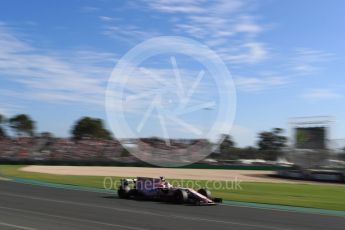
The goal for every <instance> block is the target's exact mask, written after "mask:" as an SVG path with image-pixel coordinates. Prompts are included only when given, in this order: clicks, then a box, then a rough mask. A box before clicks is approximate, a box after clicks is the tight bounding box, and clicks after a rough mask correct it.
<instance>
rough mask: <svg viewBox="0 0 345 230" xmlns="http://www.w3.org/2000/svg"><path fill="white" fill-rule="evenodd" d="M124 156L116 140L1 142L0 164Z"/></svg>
mask: <svg viewBox="0 0 345 230" xmlns="http://www.w3.org/2000/svg"><path fill="white" fill-rule="evenodd" d="M123 152H124V149H123V148H122V146H121V145H120V143H119V142H118V141H117V140H92V139H88V140H79V141H74V140H71V139H68V138H47V139H46V138H31V137H19V138H1V139H0V160H26V159H29V160H107V159H114V158H118V157H121V155H122V154H123Z"/></svg>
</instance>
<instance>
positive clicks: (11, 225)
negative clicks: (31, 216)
mask: <svg viewBox="0 0 345 230" xmlns="http://www.w3.org/2000/svg"><path fill="white" fill-rule="evenodd" d="M0 225H2V226H6V227H10V228H14V229H23V230H37V229H36V228H29V227H25V226H20V225H16V224H8V223H5V222H0Z"/></svg>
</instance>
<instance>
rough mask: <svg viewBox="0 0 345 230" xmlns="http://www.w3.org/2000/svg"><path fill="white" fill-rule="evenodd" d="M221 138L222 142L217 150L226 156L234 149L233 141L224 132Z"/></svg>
mask: <svg viewBox="0 0 345 230" xmlns="http://www.w3.org/2000/svg"><path fill="white" fill-rule="evenodd" d="M222 139H223V142H222V143H221V144H220V146H219V152H220V155H221V156H224V157H228V156H229V155H230V154H231V152H233V150H234V147H235V142H234V141H233V139H232V137H231V136H230V135H228V134H224V135H223V138H222Z"/></svg>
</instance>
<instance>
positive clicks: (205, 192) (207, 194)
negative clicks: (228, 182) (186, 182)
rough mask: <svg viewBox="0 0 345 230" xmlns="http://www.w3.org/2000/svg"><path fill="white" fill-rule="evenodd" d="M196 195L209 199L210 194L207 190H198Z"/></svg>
mask: <svg viewBox="0 0 345 230" xmlns="http://www.w3.org/2000/svg"><path fill="white" fill-rule="evenodd" d="M198 193H200V194H201V195H203V196H205V197H207V198H209V199H210V198H211V192H210V191H209V190H208V189H207V188H201V189H199V190H198Z"/></svg>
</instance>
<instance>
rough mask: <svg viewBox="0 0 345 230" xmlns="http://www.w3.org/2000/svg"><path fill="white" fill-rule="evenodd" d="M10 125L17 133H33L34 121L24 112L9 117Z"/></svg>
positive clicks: (31, 134) (30, 134)
mask: <svg viewBox="0 0 345 230" xmlns="http://www.w3.org/2000/svg"><path fill="white" fill-rule="evenodd" d="M9 124H10V127H11V128H12V129H13V131H14V132H16V133H17V135H18V136H19V135H25V134H27V135H29V136H33V135H34V130H35V122H34V121H33V120H32V119H31V118H30V117H29V116H28V115H26V114H19V115H17V116H14V117H12V118H10V119H9Z"/></svg>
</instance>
